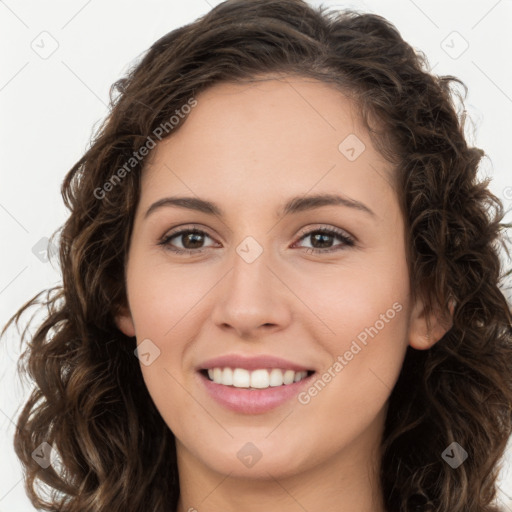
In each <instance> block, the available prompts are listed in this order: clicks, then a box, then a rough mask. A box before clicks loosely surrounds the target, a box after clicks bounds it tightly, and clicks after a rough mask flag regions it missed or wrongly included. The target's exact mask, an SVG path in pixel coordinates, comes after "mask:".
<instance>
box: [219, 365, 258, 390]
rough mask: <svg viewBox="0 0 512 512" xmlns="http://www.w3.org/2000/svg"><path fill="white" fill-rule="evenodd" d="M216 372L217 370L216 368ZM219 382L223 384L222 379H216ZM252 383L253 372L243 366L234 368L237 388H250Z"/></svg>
mask: <svg viewBox="0 0 512 512" xmlns="http://www.w3.org/2000/svg"><path fill="white" fill-rule="evenodd" d="M214 372H215V370H214ZM215 382H217V384H222V383H223V382H222V380H216V381H215ZM250 384H251V374H250V373H249V372H248V371H247V370H244V369H243V368H235V369H234V370H233V386H235V388H248V387H249V386H250Z"/></svg>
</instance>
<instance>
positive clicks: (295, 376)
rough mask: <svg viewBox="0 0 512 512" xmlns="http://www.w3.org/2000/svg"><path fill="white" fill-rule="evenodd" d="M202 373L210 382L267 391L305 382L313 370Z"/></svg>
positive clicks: (205, 370)
mask: <svg viewBox="0 0 512 512" xmlns="http://www.w3.org/2000/svg"><path fill="white" fill-rule="evenodd" d="M200 373H201V374H202V375H203V376H204V377H206V378H207V379H208V380H210V381H212V382H215V383H216V384H220V385H222V386H228V387H231V388H245V389H266V388H272V387H275V388H279V387H282V386H289V385H290V384H294V383H295V382H300V381H301V380H304V379H306V378H308V377H310V376H311V375H313V373H315V372H314V371H313V370H303V371H294V370H286V369H281V368H259V369H256V370H251V371H250V370H247V369H245V368H229V367H224V368H221V367H215V368H209V369H202V370H200Z"/></svg>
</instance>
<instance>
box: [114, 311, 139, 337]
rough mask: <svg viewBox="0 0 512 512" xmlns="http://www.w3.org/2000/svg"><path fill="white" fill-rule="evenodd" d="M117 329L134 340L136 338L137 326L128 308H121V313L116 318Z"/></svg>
mask: <svg viewBox="0 0 512 512" xmlns="http://www.w3.org/2000/svg"><path fill="white" fill-rule="evenodd" d="M115 323H116V325H117V328H118V329H119V330H120V331H121V332H122V333H123V334H125V335H126V336H128V337H130V338H132V337H134V336H135V325H134V323H133V318H132V315H131V313H130V309H129V308H128V307H122V308H120V311H119V313H118V314H117V315H116V316H115Z"/></svg>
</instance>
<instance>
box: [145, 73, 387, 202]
mask: <svg viewBox="0 0 512 512" xmlns="http://www.w3.org/2000/svg"><path fill="white" fill-rule="evenodd" d="M195 99H196V100H197V105H196V106H195V107H194V108H193V109H192V111H191V112H190V114H189V115H188V118H187V119H186V121H185V122H183V124H182V125H181V126H179V129H178V130H177V131H176V132H175V133H173V134H172V135H171V136H169V137H167V138H166V139H164V140H163V141H162V142H160V143H159V144H158V145H157V147H156V149H155V150H153V152H152V154H151V157H150V160H149V162H148V164H147V165H146V167H145V170H144V173H143V194H144V195H146V196H148V195H149V196H151V199H153V200H156V199H158V195H159V194H160V195H162V192H163V188H165V189H166V190H168V191H169V192H171V193H174V192H176V194H181V193H185V192H188V194H187V195H191V192H192V194H195V195H201V196H202V197H205V196H211V195H212V194H214V195H216V196H217V195H218V194H219V193H221V192H225V193H226V194H229V193H230V192H231V193H232V194H236V195H238V196H239V197H245V198H249V197H255V198H258V199H259V201H260V204H261V203H262V201H264V200H269V201H272V200H274V201H279V200H281V199H282V198H283V197H289V196H291V195H297V194H306V193H308V191H311V192H315V193H319V192H331V193H332V192H336V191H338V192H342V193H346V194H347V195H351V194H352V195H358V196H359V197H358V198H359V199H361V200H363V201H365V200H366V202H370V203H373V204H377V205H378V204H380V206H381V209H382V208H384V209H385V208H386V204H385V203H386V199H387V200H388V201H389V200H393V191H392V187H391V184H390V183H391V180H390V176H391V172H392V170H391V169H390V165H389V163H388V162H387V161H386V160H384V158H383V157H382V156H381V155H380V154H379V153H378V152H377V151H376V149H375V148H374V147H373V145H372V143H371V140H370V138H369V135H368V133H367V131H366V130H365V129H364V127H363V125H362V123H361V121H360V118H359V115H358V111H357V108H356V107H355V105H354V104H353V102H352V101H351V100H350V99H349V98H347V97H346V96H345V95H344V94H342V93H341V92H340V91H339V90H338V89H336V88H335V87H334V86H331V85H329V84H325V83H322V82H319V81H316V80H313V79H308V78H302V77H286V78H281V79H266V80H260V81H256V82H247V83H220V84H216V85H214V86H212V87H209V88H207V89H206V90H204V91H202V92H201V93H200V94H199V95H198V96H197V97H196V98H195ZM385 189H387V190H385ZM390 194H391V195H390ZM375 208H376V209H378V206H376V207H375ZM372 209H374V208H372Z"/></svg>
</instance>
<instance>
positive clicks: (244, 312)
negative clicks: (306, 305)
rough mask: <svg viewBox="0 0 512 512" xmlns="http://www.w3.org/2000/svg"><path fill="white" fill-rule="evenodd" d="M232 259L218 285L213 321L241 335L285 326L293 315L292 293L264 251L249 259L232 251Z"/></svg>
mask: <svg viewBox="0 0 512 512" xmlns="http://www.w3.org/2000/svg"><path fill="white" fill-rule="evenodd" d="M232 261H233V264H232V268H231V270H230V271H229V272H228V273H227V275H226V276H225V277H224V279H223V280H222V284H221V286H218V287H217V297H216V300H215V306H214V309H213V311H212V320H213V322H214V324H215V325H216V326H217V327H219V328H220V329H222V330H224V331H226V332H227V331H232V332H233V334H234V335H236V336H237V337H239V338H243V339H248V338H257V337H258V336H261V335H262V334H264V333H270V332H275V331H279V330H281V329H284V328H286V327H287V326H288V325H289V324H290V321H291V318H292V312H291V308H292V301H291V297H290V296H291V295H292V294H291V293H290V291H289V289H288V288H287V286H286V285H285V284H283V281H284V279H283V278H282V276H279V272H278V271H277V270H276V268H273V267H275V265H274V266H272V265H270V261H269V258H268V257H267V253H266V252H265V251H264V252H263V253H262V254H261V255H260V256H259V257H258V258H257V259H256V260H255V261H252V262H251V263H249V262H247V261H246V260H244V259H243V258H242V257H240V256H239V254H237V253H236V252H235V254H234V257H233V260H232Z"/></svg>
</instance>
